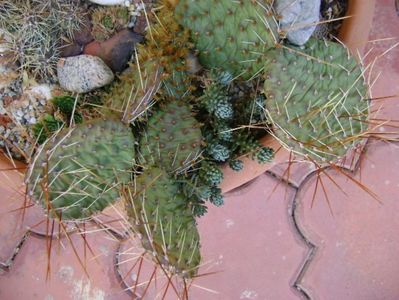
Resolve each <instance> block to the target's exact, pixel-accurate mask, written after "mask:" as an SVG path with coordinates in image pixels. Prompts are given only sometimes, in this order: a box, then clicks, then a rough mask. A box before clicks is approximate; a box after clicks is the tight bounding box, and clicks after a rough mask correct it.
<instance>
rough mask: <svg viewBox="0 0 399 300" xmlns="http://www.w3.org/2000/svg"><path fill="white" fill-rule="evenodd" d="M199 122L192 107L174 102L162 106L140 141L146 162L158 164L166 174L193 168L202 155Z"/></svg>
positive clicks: (149, 121)
mask: <svg viewBox="0 0 399 300" xmlns="http://www.w3.org/2000/svg"><path fill="white" fill-rule="evenodd" d="M201 142H202V134H201V129H200V123H198V121H197V120H196V119H195V118H194V117H193V116H192V113H191V111H190V107H189V106H188V105H186V104H184V103H179V102H177V101H172V102H169V103H167V104H165V105H164V107H161V109H159V110H158V111H157V112H156V113H154V115H153V116H152V117H151V118H150V119H149V120H148V128H147V131H146V133H145V134H144V135H143V137H142V139H141V141H140V149H141V154H142V155H143V157H144V159H145V160H146V162H150V163H155V162H157V163H158V162H159V163H160V165H161V166H162V167H163V168H164V169H165V170H167V171H175V170H178V169H181V168H183V169H184V168H185V167H188V166H190V165H191V164H192V163H193V161H194V160H195V159H196V158H197V157H198V156H199V154H200V153H201Z"/></svg>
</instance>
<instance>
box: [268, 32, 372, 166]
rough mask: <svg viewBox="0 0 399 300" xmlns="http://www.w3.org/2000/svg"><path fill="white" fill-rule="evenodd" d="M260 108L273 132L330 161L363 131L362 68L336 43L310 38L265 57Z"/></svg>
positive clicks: (286, 142) (366, 109)
mask: <svg viewBox="0 0 399 300" xmlns="http://www.w3.org/2000/svg"><path fill="white" fill-rule="evenodd" d="M265 76H266V81H265V85H264V90H265V94H266V97H267V100H266V110H267V113H268V115H269V120H270V121H271V122H272V123H273V125H274V128H275V135H276V137H277V138H278V139H279V140H280V141H281V142H282V144H283V145H285V146H286V147H287V148H289V149H291V150H293V151H294V152H296V153H299V154H302V155H304V156H305V157H308V158H310V159H312V160H315V161H334V160H336V159H337V158H339V157H342V156H344V155H345V153H346V152H347V150H348V149H349V148H350V147H352V146H354V144H356V143H357V142H359V140H360V139H361V138H362V134H363V133H364V131H365V130H367V118H368V112H369V103H368V101H367V100H366V98H367V86H366V84H365V81H364V77H363V73H362V70H361V68H360V67H359V65H358V63H357V62H356V60H355V59H354V58H353V57H351V56H350V55H349V51H348V49H346V48H344V47H343V46H342V45H341V44H337V43H332V42H324V41H321V40H310V41H309V42H308V44H307V47H306V49H305V50H302V49H300V48H292V49H279V50H276V51H273V52H271V53H270V56H269V57H268V60H267V61H266V62H265Z"/></svg>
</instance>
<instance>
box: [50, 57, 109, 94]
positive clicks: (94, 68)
mask: <svg viewBox="0 0 399 300" xmlns="http://www.w3.org/2000/svg"><path fill="white" fill-rule="evenodd" d="M57 76H58V81H59V83H60V85H61V87H62V88H63V89H65V90H67V91H70V92H76V93H87V92H90V91H92V90H94V89H96V88H100V87H102V86H105V85H107V84H109V83H111V82H112V80H114V74H113V73H112V71H111V69H110V68H109V67H108V66H107V65H106V64H105V63H104V62H103V61H102V60H101V58H99V57H97V56H91V55H78V56H73V57H67V58H63V59H60V61H59V62H58V65H57Z"/></svg>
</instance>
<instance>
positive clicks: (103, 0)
mask: <svg viewBox="0 0 399 300" xmlns="http://www.w3.org/2000/svg"><path fill="white" fill-rule="evenodd" d="M90 2H93V3H96V4H100V5H119V4H124V3H125V0H90Z"/></svg>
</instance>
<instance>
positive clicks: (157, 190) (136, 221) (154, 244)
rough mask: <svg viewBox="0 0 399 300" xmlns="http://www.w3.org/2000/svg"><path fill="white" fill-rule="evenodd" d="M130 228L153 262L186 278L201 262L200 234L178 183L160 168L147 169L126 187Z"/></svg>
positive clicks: (190, 275)
mask: <svg viewBox="0 0 399 300" xmlns="http://www.w3.org/2000/svg"><path fill="white" fill-rule="evenodd" d="M126 198H127V201H126V209H127V213H128V216H129V220H130V223H131V225H132V226H133V229H134V230H135V231H136V232H138V233H140V236H141V239H142V244H143V247H144V248H145V249H147V250H148V251H149V252H150V254H152V255H153V256H154V259H155V260H156V262H158V263H161V264H162V265H164V266H166V267H167V269H168V271H169V272H170V273H172V274H181V275H182V276H184V277H186V278H189V277H192V276H194V275H195V274H196V272H197V268H198V266H199V264H200V261H201V256H200V237H199V234H198V230H197V227H196V222H195V219H194V217H193V215H192V212H191V209H190V208H189V207H188V206H187V201H186V199H185V198H184V197H183V196H182V194H180V193H179V190H178V186H177V185H176V183H175V182H174V181H173V179H172V178H170V177H169V176H168V175H167V173H166V172H165V171H163V170H161V169H159V168H156V167H152V168H149V169H146V170H145V171H144V173H143V174H141V175H139V176H137V177H136V181H135V185H134V186H133V185H131V186H129V187H128V188H127V190H126Z"/></svg>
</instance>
